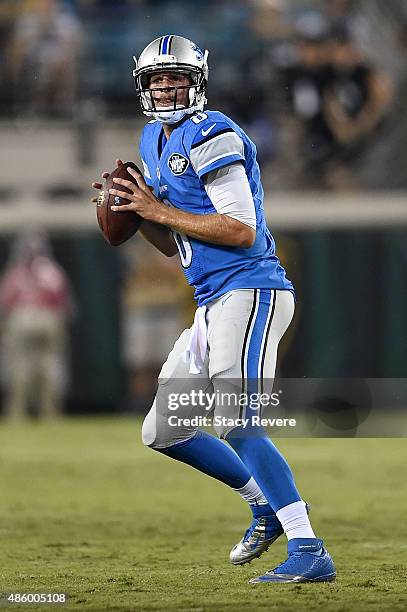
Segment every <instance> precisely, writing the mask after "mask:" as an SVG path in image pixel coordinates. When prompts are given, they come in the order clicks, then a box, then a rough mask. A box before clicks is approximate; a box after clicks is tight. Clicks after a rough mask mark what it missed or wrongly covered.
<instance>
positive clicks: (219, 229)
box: [110, 168, 256, 248]
mask: <svg viewBox="0 0 407 612" xmlns="http://www.w3.org/2000/svg"><path fill="white" fill-rule="evenodd" d="M130 170H132V169H131V168H129V169H128V171H129V172H130ZM130 174H131V175H132V176H133V177H134V179H135V184H133V183H131V182H130V181H126V180H124V179H114V181H115V182H116V183H118V186H120V185H123V186H125V187H127V188H128V189H130V190H131V191H132V193H131V194H128V193H127V194H126V193H124V192H121V191H120V190H119V189H111V190H110V193H112V194H113V195H118V196H120V197H126V198H127V199H129V200H131V204H127V205H122V206H119V207H112V210H115V211H120V212H122V211H125V210H133V211H135V212H137V213H138V214H139V215H140V216H141V217H143V218H144V219H146V220H148V221H152V222H154V223H158V224H160V225H165V226H167V227H170V228H171V229H172V230H173V231H176V232H179V233H182V234H186V235H187V236H189V237H191V238H196V239H197V240H202V241H204V242H211V243H213V244H220V245H223V246H236V247H242V248H249V247H251V246H252V245H253V243H254V240H255V238H256V232H255V229H253V227H250V226H249V225H247V224H246V223H245V222H242V221H240V220H238V219H236V218H233V217H232V216H229V215H228V214H225V213H218V212H217V213H214V214H209V215H195V214H193V213H189V212H185V211H182V210H178V209H177V208H173V207H171V206H167V205H165V204H163V203H162V202H161V201H160V200H158V198H156V197H155V196H154V194H153V193H151V191H150V189H149V188H148V186H147V184H146V183H145V181H144V179H143V177H142V176H141V175H139V174H137V173H136V172H134V171H133V170H132V171H131V172H130ZM244 176H245V175H244ZM245 178H246V176H245ZM246 181H247V178H246ZM242 184H243V188H242V191H244V192H245V193H247V187H248V185H247V187H246V185H245V184H244V182H243V183H242ZM206 186H207V188H208V184H207V185H206ZM240 186H241V187H242V185H240ZM217 191H218V190H217V189H216V187H215V189H214V190H213V192H212V193H216V192H217ZM208 193H210V192H209V191H208ZM210 197H211V196H210ZM213 197H214V196H213V195H212V197H211V199H212V202H213ZM236 197H237V196H236ZM214 206H215V208H217V206H216V204H215V203H214Z"/></svg>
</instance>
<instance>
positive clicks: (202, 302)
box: [93, 35, 336, 583]
mask: <svg viewBox="0 0 407 612" xmlns="http://www.w3.org/2000/svg"><path fill="white" fill-rule="evenodd" d="M207 56H208V52H207V51H202V50H201V49H200V48H199V47H198V46H197V45H195V44H194V43H193V42H192V41H190V40H187V39H186V38H183V37H181V36H175V35H166V36H162V37H160V38H158V39H156V40H154V41H153V42H151V43H150V44H149V45H148V46H147V47H146V48H145V49H144V51H143V52H142V53H141V56H140V58H139V59H138V60H137V59H136V58H134V60H135V69H134V72H133V75H134V78H135V83H136V90H137V95H138V96H139V99H140V103H141V108H142V110H143V112H144V113H145V114H146V115H147V116H149V117H152V119H151V120H150V121H149V122H148V123H147V125H146V126H145V128H144V131H143V134H142V137H141V142H140V155H141V159H142V162H143V166H144V177H143V176H141V175H139V174H138V173H137V172H135V171H133V170H132V169H131V168H129V169H128V170H129V173H130V174H131V175H132V177H133V179H134V181H133V182H131V181H126V180H124V179H115V182H116V183H117V185H116V187H115V189H112V190H111V193H112V194H113V195H115V196H117V197H119V198H125V199H128V200H130V204H126V205H122V206H113V207H112V210H114V211H116V212H117V213H119V214H120V213H121V212H122V211H126V210H127V211H134V212H137V213H138V214H139V215H140V216H141V217H143V223H142V225H141V227H140V230H139V231H140V233H141V234H142V235H143V237H144V238H145V239H147V240H148V241H149V242H151V243H152V244H153V245H154V246H155V247H156V248H158V249H159V250H160V251H161V252H162V253H164V254H165V255H167V256H173V255H175V254H176V253H179V256H180V260H181V265H182V267H183V270H184V273H185V276H186V278H187V281H188V282H189V283H190V284H191V285H193V286H194V287H195V298H196V300H197V303H198V307H197V311H196V314H195V319H194V323H193V325H192V327H191V328H190V329H187V330H185V331H184V332H183V333H182V334H181V336H180V338H179V339H178V340H177V341H176V343H175V345H174V348H173V350H172V351H171V353H170V354H169V356H168V358H167V360H166V362H165V363H164V365H163V367H162V370H161V372H160V376H159V384H158V390H157V394H156V397H155V400H154V402H153V405H152V407H151V410H150V411H149V413H148V415H147V416H146V418H145V420H144V423H143V431H142V436H143V442H144V444H145V445H147V446H149V447H150V448H152V449H154V450H156V451H159V452H161V453H163V454H165V455H167V456H168V457H171V458H173V459H177V460H178V461H182V462H184V463H187V464H189V465H191V466H193V467H194V468H196V469H198V470H200V471H201V472H204V473H205V474H208V475H209V476H212V477H214V478H216V479H218V480H220V481H221V482H223V483H225V484H226V485H228V486H229V487H231V488H233V489H234V490H235V491H236V492H237V493H238V494H239V495H240V496H241V497H242V499H244V500H245V501H246V502H247V503H248V504H249V507H250V509H251V512H252V522H251V525H250V526H249V528H248V529H247V531H246V532H245V534H244V536H243V537H242V539H241V540H240V541H239V542H238V543H237V544H236V545H235V546H234V547H233V548H232V551H231V553H230V561H231V563H233V564H234V565H243V564H244V563H248V562H250V561H251V560H252V559H254V558H256V557H259V556H260V555H261V554H262V553H264V552H265V551H266V550H267V549H268V548H269V546H270V545H271V544H272V543H273V542H274V541H275V540H276V539H277V538H278V537H279V536H280V535H282V534H283V533H285V535H286V536H287V539H288V558H287V560H286V561H284V562H283V563H281V564H280V565H278V566H277V567H275V568H274V569H272V570H270V571H268V572H266V573H265V574H264V575H262V576H259V577H258V578H253V579H252V580H251V582H254V583H263V582H268V583H270V582H325V581H330V580H334V579H335V576H336V570H335V566H334V564H333V561H332V559H331V557H330V555H329V553H328V552H327V550H326V549H325V548H324V546H323V542H322V540H320V539H318V538H317V537H316V536H315V533H314V531H313V529H312V527H311V524H310V521H309V517H308V506H307V504H306V503H305V502H304V501H303V500H302V499H301V496H300V494H299V492H298V490H297V488H296V485H295V482H294V477H293V474H292V472H291V470H290V467H289V465H288V463H287V461H286V460H285V459H284V457H283V456H282V455H281V453H280V452H279V451H278V449H277V448H276V447H275V445H274V444H273V443H272V441H271V440H270V438H269V437H268V436H267V434H266V432H265V430H264V429H263V428H262V427H261V424H259V422H258V420H257V421H256V419H255V418H254V417H255V416H256V415H258V412H259V406H258V405H257V407H256V406H254V403H253V397H254V393H253V392H254V391H257V390H259V389H261V390H264V388H265V387H266V386H267V381H269V382H270V381H271V384H272V380H273V379H274V375H275V367H276V359H277V347H278V343H279V341H280V339H281V337H282V336H283V334H284V333H285V331H286V329H287V327H288V326H289V324H290V321H291V319H292V316H293V313H294V289H293V286H292V284H291V282H290V281H289V280H288V279H287V277H286V274H285V271H284V268H283V267H282V266H281V264H280V261H279V259H278V257H277V255H276V252H275V244H274V240H273V237H272V235H271V233H270V231H269V230H268V228H267V225H266V222H265V218H264V209H263V188H262V185H261V182H260V171H259V166H258V163H257V161H256V147H255V145H254V144H253V142H252V141H251V140H250V138H249V137H248V136H247V135H246V134H245V132H244V131H243V130H242V129H241V128H240V127H239V126H238V125H237V124H236V123H234V122H233V121H232V120H231V119H229V117H227V116H225V115H224V114H222V113H220V112H217V111H210V110H205V111H204V105H205V103H206V98H205V89H206V84H207V79H208V64H207ZM117 163H118V164H121V163H122V162H121V161H120V160H117ZM93 186H94V187H95V188H97V189H100V188H101V184H100V183H93ZM121 186H124V187H126V188H128V189H130V191H131V193H130V194H129V193H126V192H124V191H121ZM236 388H238V389H239V390H240V391H241V393H240V396H242V395H243V396H244V397H245V398H246V399H245V401H244V402H243V403H241V402H240V401H235V402H225V401H223V398H224V397H226V396H227V397H228V398H230V396H231V395H232V394H230V393H229V391H230V390H231V389H236ZM180 391H183V392H184V393H183V395H184V399H183V401H182V402H181V401H179V402H178V403H177V402H176V401H175V400H176V398H179V396H180ZM185 391H189V397H190V402H185ZM199 393H201V395H199ZM196 397H201V398H202V397H205V398H208V397H210V398H211V399H210V400H209V406H208V405H203V404H200V403H199V402H198V404H197V403H196V402H195V399H196ZM234 397H237V395H235V396H234ZM170 400H171V401H170ZM212 400H213V401H212ZM174 401H175V406H174ZM170 404H171V405H170ZM208 410H209V414H210V415H211V417H212V423H213V425H214V429H215V432H216V434H217V435H216V436H215V435H211V434H209V433H207V432H206V431H203V430H201V429H199V428H198V427H197V425H196V423H197V421H196V419H194V418H191V417H193V416H194V417H203V416H204V415H205V414H208ZM225 441H226V443H225Z"/></svg>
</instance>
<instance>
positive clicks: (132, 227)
mask: <svg viewBox="0 0 407 612" xmlns="http://www.w3.org/2000/svg"><path fill="white" fill-rule="evenodd" d="M128 166H130V168H133V170H136V172H138V173H139V174H141V172H140V170H139V169H138V168H137V166H136V164H135V163H133V162H126V163H125V164H123V165H122V166H118V167H117V168H115V169H114V170H113V172H111V173H110V174H109V176H108V177H107V178H106V179H105V181H104V183H103V190H102V191H101V192H100V193H99V197H98V200H97V205H96V213H97V219H98V223H99V227H100V229H101V230H102V233H103V236H104V237H105V239H106V241H107V242H108V243H109V244H110V245H111V246H119V244H123V242H125V241H126V240H128V239H129V238H131V237H132V236H134V234H135V233H136V232H137V230H138V228H139V227H140V225H141V222H142V221H143V219H142V217H140V215H138V214H137V213H136V212H132V211H126V212H117V211H114V210H112V209H111V206H121V205H123V204H128V203H129V200H125V199H124V198H119V197H118V196H114V195H112V194H110V193H109V189H119V190H120V191H125V192H126V193H130V191H129V190H128V189H127V188H126V187H124V186H123V185H118V184H117V183H113V179H114V178H122V179H126V180H128V181H131V182H132V183H134V177H132V176H131V175H130V174H129V173H128V172H127V167H128Z"/></svg>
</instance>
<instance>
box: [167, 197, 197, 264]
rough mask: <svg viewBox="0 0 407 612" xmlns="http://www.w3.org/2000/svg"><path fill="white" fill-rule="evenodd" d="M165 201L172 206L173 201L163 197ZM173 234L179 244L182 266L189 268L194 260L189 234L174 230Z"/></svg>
mask: <svg viewBox="0 0 407 612" xmlns="http://www.w3.org/2000/svg"><path fill="white" fill-rule="evenodd" d="M163 202H165V203H166V204H167V206H172V204H171V202H170V201H169V200H167V198H163ZM172 235H173V237H174V240H175V244H176V245H177V249H178V252H179V256H180V258H181V265H182V267H183V268H189V266H190V265H191V261H192V246H191V243H190V241H189V238H188V236H185V234H180V233H179V232H172Z"/></svg>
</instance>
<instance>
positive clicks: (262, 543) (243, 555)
mask: <svg viewBox="0 0 407 612" xmlns="http://www.w3.org/2000/svg"><path fill="white" fill-rule="evenodd" d="M306 509H307V513H308V514H309V511H310V507H309V505H308V504H306ZM283 533H284V530H283V528H282V526H281V523H280V521H279V520H278V518H277V516H276V515H275V514H267V515H263V516H259V517H257V518H253V520H252V523H251V525H250V527H249V529H247V530H246V533H245V534H244V536H243V538H242V539H241V540H240V542H239V543H238V544H236V545H235V546H234V547H233V548H232V550H231V551H230V556H229V558H230V562H231V563H233V565H244V564H245V563H250V561H253V559H257V558H258V557H261V555H262V554H263V553H265V552H266V551H267V550H268V549H269V547H270V546H271V545H272V544H273V542H275V541H276V540H277V538H279V537H280V536H281V535H282V534H283Z"/></svg>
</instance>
